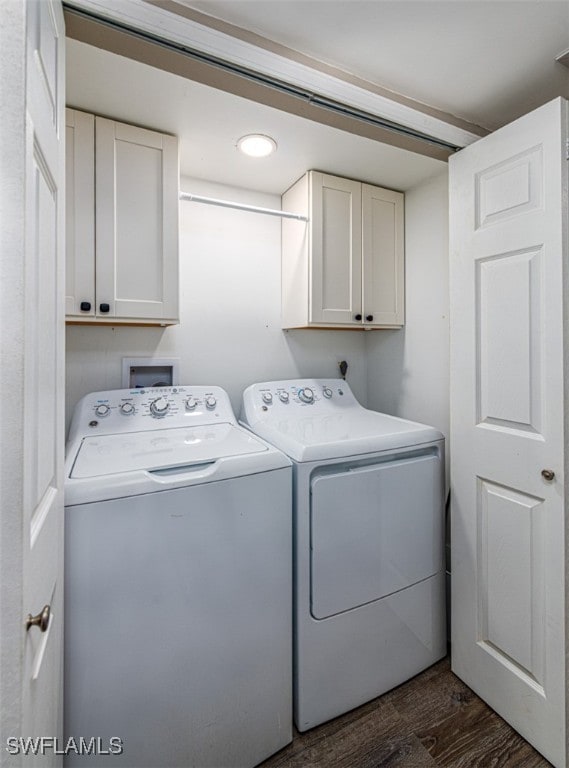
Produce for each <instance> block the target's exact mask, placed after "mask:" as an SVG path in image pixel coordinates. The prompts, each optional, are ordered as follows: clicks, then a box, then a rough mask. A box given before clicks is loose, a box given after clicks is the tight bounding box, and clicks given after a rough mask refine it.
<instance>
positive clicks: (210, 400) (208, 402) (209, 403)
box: [205, 395, 217, 411]
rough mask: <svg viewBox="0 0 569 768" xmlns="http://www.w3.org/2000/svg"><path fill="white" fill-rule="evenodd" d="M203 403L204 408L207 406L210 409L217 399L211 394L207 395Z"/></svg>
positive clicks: (213, 406)
mask: <svg viewBox="0 0 569 768" xmlns="http://www.w3.org/2000/svg"><path fill="white" fill-rule="evenodd" d="M205 405H206V408H209V410H210V411H211V410H212V409H213V408H215V406H216V405H217V400H216V399H215V397H214V396H213V395H208V397H206V399H205Z"/></svg>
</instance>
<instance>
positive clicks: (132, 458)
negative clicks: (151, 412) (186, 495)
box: [69, 423, 268, 478]
mask: <svg viewBox="0 0 569 768" xmlns="http://www.w3.org/2000/svg"><path fill="white" fill-rule="evenodd" d="M267 450H268V448H267V446H265V445H263V444H262V443H261V442H260V441H259V440H257V439H256V438H255V437H254V436H253V435H251V434H250V433H248V432H246V431H245V430H244V429H241V428H240V427H236V426H234V425H232V424H227V423H221V424H207V425H203V426H194V427H177V428H174V429H156V430H151V431H148V432H126V433H123V434H113V435H101V436H98V437H85V438H83V440H82V441H81V446H80V448H79V450H78V452H77V456H76V458H75V461H74V462H73V466H72V468H71V472H70V475H69V476H70V477H72V478H86V477H98V476H101V475H115V474H119V473H121V472H132V471H136V470H152V469H163V468H167V467H181V466H187V465H191V464H201V463H204V462H211V461H215V460H217V459H220V458H224V457H227V456H242V455H244V454H257V453H263V452H265V451H267Z"/></svg>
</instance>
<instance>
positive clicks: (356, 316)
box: [354, 313, 362, 321]
mask: <svg viewBox="0 0 569 768" xmlns="http://www.w3.org/2000/svg"><path fill="white" fill-rule="evenodd" d="M361 319H362V316H361V315H360V314H359V313H358V314H357V315H354V320H358V321H359V320H361Z"/></svg>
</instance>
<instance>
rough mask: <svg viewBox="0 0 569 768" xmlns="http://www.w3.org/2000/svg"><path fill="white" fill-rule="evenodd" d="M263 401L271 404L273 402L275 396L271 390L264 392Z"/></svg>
mask: <svg viewBox="0 0 569 768" xmlns="http://www.w3.org/2000/svg"><path fill="white" fill-rule="evenodd" d="M263 402H264V403H267V405H270V404H271V403H272V402H273V396H272V395H271V393H270V392H263Z"/></svg>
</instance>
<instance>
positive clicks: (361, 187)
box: [282, 171, 405, 328]
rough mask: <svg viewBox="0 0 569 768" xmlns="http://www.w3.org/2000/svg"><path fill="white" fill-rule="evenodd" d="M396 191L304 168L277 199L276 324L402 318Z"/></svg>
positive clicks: (338, 324)
mask: <svg viewBox="0 0 569 768" xmlns="http://www.w3.org/2000/svg"><path fill="white" fill-rule="evenodd" d="M403 206H404V196H403V194H402V193H400V192H393V191H391V190H388V189H381V188H380V187H374V186H371V185H369V184H363V183H361V182H359V181H352V180H351V179H343V178H340V177H338V176H330V175H327V174H324V173H320V172H318V171H309V172H308V173H307V174H305V175H304V176H303V177H302V178H301V179H299V180H298V181H297V182H296V184H294V185H293V186H292V187H291V188H290V189H289V190H288V191H287V192H285V194H284V195H283V198H282V207H283V210H287V211H291V212H293V213H299V214H303V215H305V216H307V218H308V222H307V223H305V222H301V221H297V220H294V219H284V220H283V223H282V291H283V295H282V319H283V328H307V327H315V328H318V327H320V328H364V327H365V328H390V327H391V328H392V327H398V326H401V325H403V323H404V298H405V297H404V277H405V274H404V271H405V265H404V222H403Z"/></svg>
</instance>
